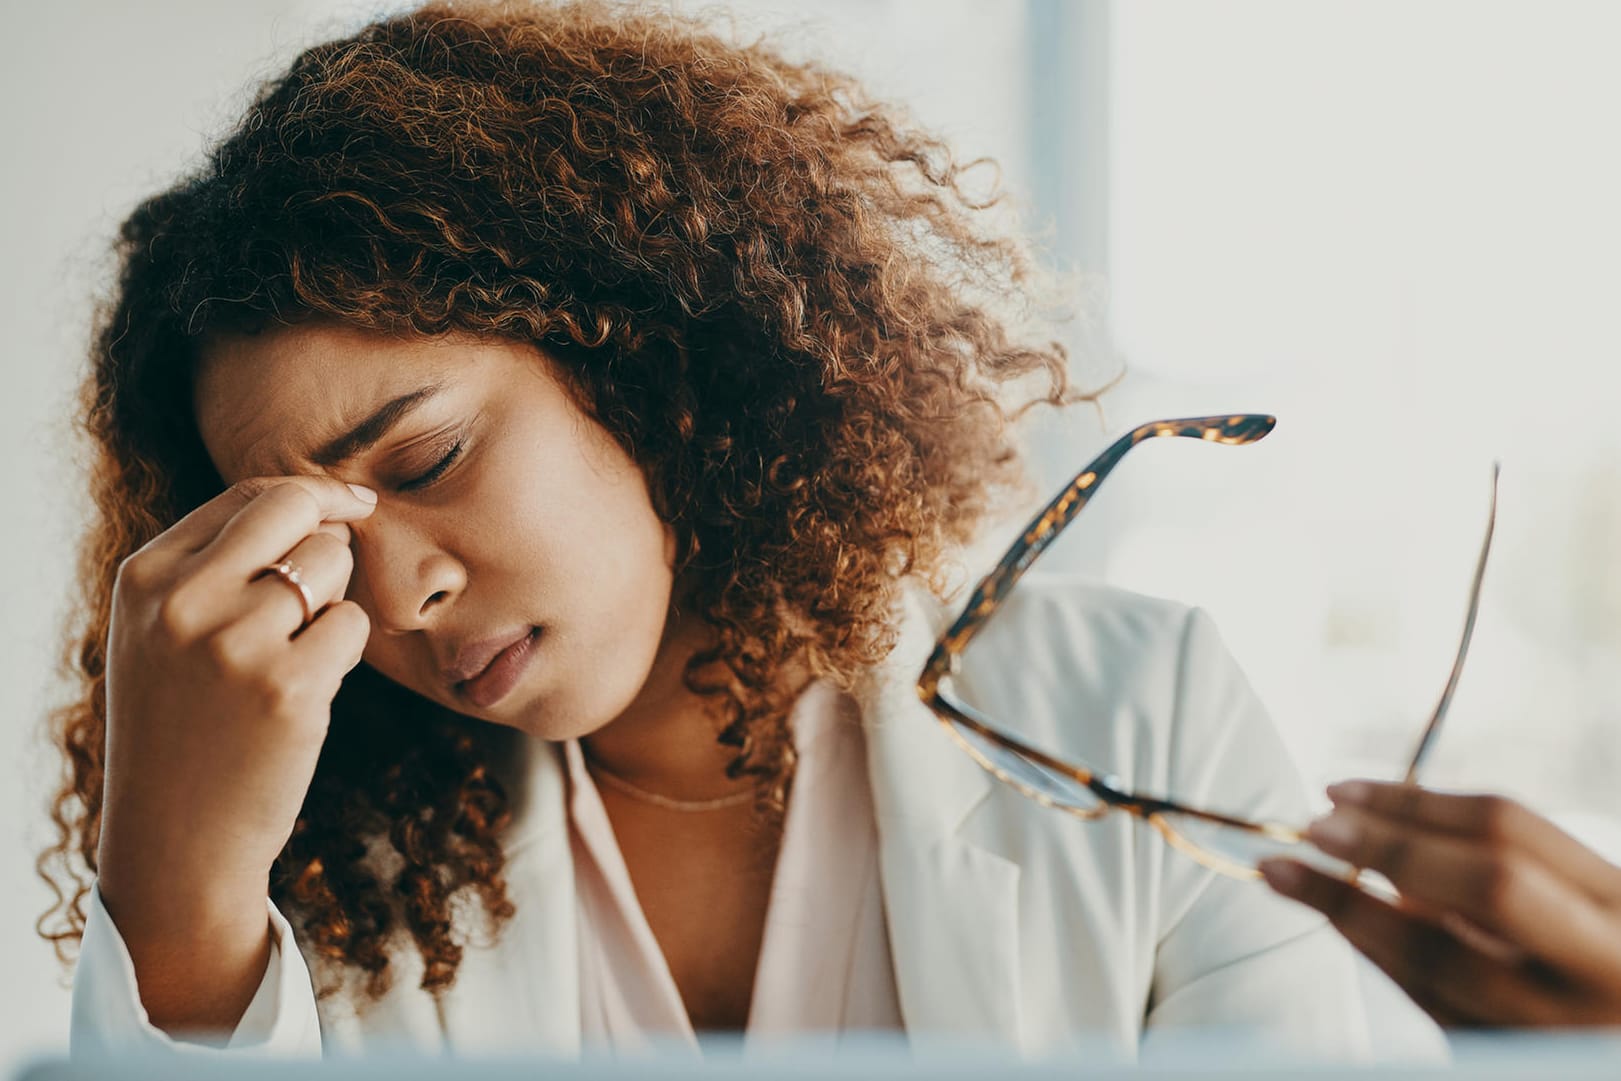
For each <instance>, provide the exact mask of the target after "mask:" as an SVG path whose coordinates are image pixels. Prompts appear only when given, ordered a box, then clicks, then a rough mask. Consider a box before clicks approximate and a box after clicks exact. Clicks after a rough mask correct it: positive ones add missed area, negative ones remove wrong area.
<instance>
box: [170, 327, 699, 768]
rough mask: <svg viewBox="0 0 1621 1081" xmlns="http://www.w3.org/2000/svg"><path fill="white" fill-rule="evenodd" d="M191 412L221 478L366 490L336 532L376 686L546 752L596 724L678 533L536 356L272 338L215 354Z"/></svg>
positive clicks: (281, 332)
mask: <svg viewBox="0 0 1621 1081" xmlns="http://www.w3.org/2000/svg"><path fill="white" fill-rule="evenodd" d="M195 399H196V411H197V421H198V426H199V429H200V431H201V433H202V437H203V442H204V444H205V445H206V446H207V448H208V452H209V455H210V456H211V457H212V459H213V461H214V464H215V466H216V468H217V469H218V470H219V472H220V474H221V475H222V476H223V477H224V478H225V480H226V481H227V482H234V481H237V480H241V479H244V478H247V477H255V476H285V475H289V474H312V473H314V474H326V475H329V476H333V477H336V478H338V479H340V480H343V481H348V482H351V483H355V484H364V485H366V486H367V487H370V488H373V489H375V490H376V491H377V493H378V507H377V510H376V512H375V513H374V514H373V515H372V516H371V517H369V518H368V519H366V520H365V521H364V522H361V523H359V524H358V525H355V526H353V527H352V533H351V540H352V547H353V550H354V555H355V571H354V576H353V578H352V580H351V583H350V589H349V599H351V600H353V601H355V602H356V603H358V604H359V605H360V606H361V607H362V608H364V609H365V611H366V613H367V615H369V616H370V617H371V621H372V632H371V639H370V641H369V643H368V644H367V647H366V653H365V659H366V661H367V663H369V664H370V665H372V667H374V668H376V669H377V670H378V671H380V672H381V673H383V674H384V675H386V676H388V677H389V678H390V679H393V680H394V681H396V682H398V683H401V684H403V685H405V686H406V687H409V688H410V689H411V690H413V691H416V692H417V693H418V694H421V695H423V696H424V697H427V698H430V699H432V700H434V701H436V702H440V703H442V704H444V705H446V706H449V707H450V708H452V709H454V710H456V711H457V712H459V713H463V714H466V715H468V716H473V717H479V718H482V719H484V720H488V721H493V722H495V723H498V724H504V725H510V726H512V727H514V728H520V729H523V730H525V731H527V732H530V733H531V734H533V735H537V736H540V737H542V738H545V739H566V738H571V737H578V736H582V735H586V734H588V733H590V732H592V731H595V730H596V729H597V728H599V727H601V726H602V725H604V724H606V723H608V722H609V721H611V720H613V719H614V718H615V717H617V716H619V715H620V713H621V712H623V711H624V710H625V709H626V708H627V707H628V706H629V704H630V703H631V702H632V701H633V700H634V699H635V697H636V695H637V694H638V692H639V691H640V690H641V689H642V687H643V684H644V683H645V682H646V681H647V678H648V674H649V672H650V671H651V670H652V668H653V665H654V661H655V660H656V659H657V657H658V655H659V652H660V649H661V645H662V644H663V642H664V640H665V638H666V634H665V631H666V616H667V613H668V611H669V605H670V596H671V589H672V569H671V568H672V559H673V555H674V537H673V533H672V532H671V530H670V529H669V528H668V527H667V526H666V525H665V524H664V523H663V522H662V521H661V520H660V519H659V517H658V515H657V514H656V513H655V511H654V509H653V505H652V502H651V500H650V498H649V495H648V490H647V485H646V481H645V479H644V478H643V476H642V473H641V471H640V470H639V469H638V468H637V467H636V465H635V464H634V463H633V462H632V461H631V460H630V458H629V457H628V456H627V455H626V454H625V453H624V451H623V450H622V449H620V447H619V445H618V444H617V443H615V442H614V441H613V439H612V438H611V437H610V436H609V435H608V434H607V433H606V432H605V431H604V430H603V429H602V428H601V427H600V426H599V425H598V424H597V423H596V422H595V421H593V420H592V419H591V418H590V417H588V416H587V415H586V414H585V413H584V412H582V411H581V409H580V408H579V407H578V406H577V405H576V404H575V403H574V400H573V399H572V398H571V397H570V396H569V395H568V394H567V393H566V391H565V390H564V387H563V385H562V383H561V382H559V380H558V379H557V378H556V377H555V376H554V375H553V374H552V367H551V362H550V361H549V360H547V359H546V358H544V357H542V356H541V355H539V354H538V353H537V352H536V350H535V349H533V348H532V347H528V346H524V345H520V344H517V343H513V342H505V341H499V340H487V339H480V338H473V337H468V336H455V335H453V336H447V337H444V338H435V339H421V338H409V339H400V338H391V337H384V336H379V335H375V334H370V333H367V332H362V331H355V330H350V329H346V328H336V327H331V326H313V325H311V326H300V327H293V328H281V329H277V330H274V331H270V332H266V333H264V334H262V335H258V336H255V337H241V338H230V339H225V340H221V341H219V342H217V343H215V344H214V345H212V346H211V347H210V348H209V350H208V351H207V352H206V354H205V356H204V357H203V360H202V363H201V365H200V367H199V371H198V374H197V381H196V391H195ZM356 434H358V435H360V436H361V437H362V438H360V439H354V438H349V439H347V440H346V439H345V437H352V436H354V435H356ZM373 437H375V438H373Z"/></svg>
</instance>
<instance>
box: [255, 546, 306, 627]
mask: <svg viewBox="0 0 1621 1081" xmlns="http://www.w3.org/2000/svg"><path fill="white" fill-rule="evenodd" d="M267 574H274V575H275V576H276V577H277V578H279V579H281V580H282V581H283V582H286V583H287V584H288V585H290V586H292V587H293V591H294V592H296V593H297V594H298V602H299V603H300V604H302V605H303V606H304V623H302V624H300V626H305V625H307V624H308V623H309V622H310V621H311V620H312V619H314V618H315V595H314V594H313V593H311V592H310V587H309V586H308V585H306V584H305V582H304V574H303V571H302V569H301V568H300V567H299V565H298V564H297V563H294V562H293V561H292V560H290V559H284V560H282V561H281V562H280V563H272V564H271V565H270V566H268V567H266V568H265V569H264V570H262V571H260V572H259V574H258V575H257V577H260V578H263V577H264V576H265V575H267Z"/></svg>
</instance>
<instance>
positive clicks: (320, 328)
mask: <svg viewBox="0 0 1621 1081" xmlns="http://www.w3.org/2000/svg"><path fill="white" fill-rule="evenodd" d="M492 348H493V349H494V350H495V351H497V352H500V351H502V347H501V346H494V347H491V346H487V345H484V344H482V343H479V342H477V341H476V340H472V339H467V338H461V337H452V336H447V337H444V338H397V337H391V336H386V335H380V334H374V333H371V332H367V331H361V330H355V329H351V328H348V327H336V326H325V325H302V326H293V327H278V328H276V329H274V330H270V331H267V332H264V333H262V334H256V335H253V336H230V337H221V338H219V339H216V340H214V341H212V342H210V343H209V344H208V345H207V346H206V347H205V348H204V349H203V351H202V354H201V357H200V358H199V362H198V367H197V373H196V379H195V383H194V390H193V405H194V409H195V412H196V416H197V427H198V431H199V433H200V434H201V435H202V439H203V445H204V446H205V447H207V448H208V453H209V456H210V457H211V458H212V459H213V461H214V466H215V468H216V469H218V470H219V472H220V475H221V476H223V477H224V478H225V479H226V480H228V481H229V480H237V479H240V478H242V477H247V476H279V475H284V474H287V473H295V472H310V471H311V466H310V462H309V454H310V453H311V452H312V451H313V450H314V449H315V448H316V447H317V446H319V445H320V444H322V443H324V442H326V441H327V440H330V439H332V438H333V437H335V436H337V435H339V434H342V433H343V432H346V431H348V430H349V429H350V428H352V427H353V426H354V425H356V424H358V423H360V422H361V421H362V420H364V419H366V418H367V417H368V416H369V415H370V414H371V413H372V412H373V411H374V410H375V409H377V408H378V407H379V406H382V405H384V404H385V403H387V402H390V401H392V400H393V399H395V398H397V397H399V396H400V395H402V394H410V393H413V392H416V391H419V390H421V389H423V388H424V387H428V386H434V385H440V386H442V387H444V388H445V389H446V390H449V389H450V388H452V387H455V386H462V385H465V384H467V383H468V382H476V381H478V380H479V379H481V378H487V377H489V376H491V375H492V374H493V373H492V372H491V371H490V370H489V369H490V365H489V361H490V359H491V358H490V357H489V355H488V354H489V352H490V350H491V349H492Z"/></svg>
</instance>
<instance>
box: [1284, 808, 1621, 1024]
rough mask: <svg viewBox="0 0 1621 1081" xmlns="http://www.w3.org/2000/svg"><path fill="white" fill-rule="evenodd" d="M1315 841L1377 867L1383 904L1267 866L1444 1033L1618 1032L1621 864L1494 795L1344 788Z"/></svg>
mask: <svg viewBox="0 0 1621 1081" xmlns="http://www.w3.org/2000/svg"><path fill="white" fill-rule="evenodd" d="M1328 794H1329V796H1330V798H1332V799H1333V800H1334V810H1333V812H1332V813H1331V814H1329V815H1327V816H1325V817H1324V818H1322V819H1321V820H1319V821H1317V822H1315V823H1313V824H1312V827H1311V830H1310V835H1311V838H1312V840H1313V841H1315V842H1316V844H1317V846H1318V847H1319V848H1321V849H1323V850H1324V851H1326V852H1329V853H1331V854H1332V855H1335V856H1339V857H1341V858H1342V859H1345V860H1348V861H1350V862H1351V863H1353V864H1355V865H1356V866H1359V867H1369V868H1372V869H1374V870H1376V871H1379V872H1380V873H1381V874H1383V875H1384V876H1385V877H1386V878H1388V879H1390V881H1391V883H1392V884H1393V885H1394V886H1395V887H1396V888H1397V890H1398V891H1400V894H1401V898H1402V900H1401V902H1400V903H1399V904H1391V903H1388V902H1386V901H1385V900H1382V899H1380V898H1378V897H1374V896H1372V895H1371V894H1368V893H1364V892H1362V891H1361V890H1358V889H1356V888H1355V887H1353V886H1351V885H1349V884H1348V883H1345V882H1342V881H1340V880H1338V879H1334V878H1330V877H1328V876H1326V875H1322V874H1319V873H1318V872H1316V871H1314V870H1312V869H1311V868H1309V867H1306V866H1304V865H1302V864H1300V863H1297V862H1295V861H1292V860H1277V861H1271V862H1268V863H1267V864H1265V865H1263V867H1262V870H1263V872H1264V873H1265V875H1266V878H1267V881H1268V883H1270V884H1271V886H1272V887H1273V888H1274V889H1276V890H1277V891H1278V892H1279V893H1281V894H1283V895H1284V896H1286V897H1292V898H1294V899H1295V900H1298V901H1302V902H1304V903H1305V904H1308V905H1310V906H1311V907H1312V908H1315V909H1317V910H1318V911H1319V912H1322V913H1323V914H1324V915H1326V916H1327V917H1328V918H1329V919H1330V920H1332V921H1333V923H1334V926H1335V927H1337V928H1339V930H1340V931H1341V932H1342V933H1343V934H1344V935H1345V937H1346V938H1347V939H1348V940H1349V941H1350V942H1351V944H1352V945H1354V946H1355V947H1356V948H1357V949H1359V950H1361V951H1362V952H1363V953H1364V954H1366V955H1367V956H1368V957H1369V958H1370V959H1371V960H1372V961H1373V962H1374V963H1375V964H1377V965H1378V966H1379V967H1380V968H1382V969H1384V971H1385V972H1386V973H1387V974H1389V975H1390V977H1391V978H1392V979H1394V980H1395V981H1396V982H1397V983H1398V984H1400V985H1401V987H1402V988H1403V989H1404V990H1405V991H1406V992H1407V993H1408V994H1409V995H1410V996H1411V997H1412V999H1413V1001H1414V1002H1416V1003H1418V1004H1419V1005H1420V1006H1422V1007H1423V1008H1424V1010H1425V1011H1426V1012H1428V1013H1429V1014H1430V1016H1431V1017H1433V1018H1434V1019H1435V1020H1436V1021H1438V1022H1440V1023H1441V1024H1443V1025H1447V1026H1453V1027H1471V1028H1475V1027H1497V1026H1506V1027H1522V1028H1530V1027H1539V1028H1540V1027H1565V1026H1575V1025H1607V1026H1615V1025H1621V867H1617V866H1615V865H1614V864H1613V863H1610V862H1609V861H1607V860H1605V859H1604V858H1602V857H1601V856H1599V855H1598V854H1597V853H1596V852H1594V851H1592V850H1591V849H1589V848H1587V847H1586V846H1584V845H1582V844H1581V843H1580V842H1578V841H1576V840H1575V839H1574V838H1572V837H1570V836H1569V835H1568V834H1566V833H1565V832H1564V831H1562V830H1560V829H1559V828H1558V827H1557V826H1555V825H1554V824H1553V823H1551V822H1549V821H1548V820H1547V819H1545V818H1542V817H1540V816H1538V815H1536V814H1533V813H1532V812H1531V811H1528V810H1526V809H1525V808H1524V807H1522V806H1520V805H1519V804H1517V803H1515V802H1513V801H1512V800H1507V799H1503V798H1501V797H1498V796H1474V795H1452V794H1447V793H1442V792H1431V791H1427V790H1425V789H1423V788H1419V787H1416V786H1413V785H1396V784H1381V783H1377V782H1373V781H1348V782H1345V783H1343V784H1338V785H1335V786H1333V787H1331V788H1330V789H1329V790H1328Z"/></svg>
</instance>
